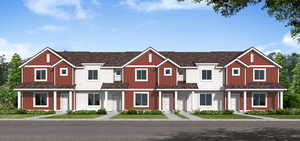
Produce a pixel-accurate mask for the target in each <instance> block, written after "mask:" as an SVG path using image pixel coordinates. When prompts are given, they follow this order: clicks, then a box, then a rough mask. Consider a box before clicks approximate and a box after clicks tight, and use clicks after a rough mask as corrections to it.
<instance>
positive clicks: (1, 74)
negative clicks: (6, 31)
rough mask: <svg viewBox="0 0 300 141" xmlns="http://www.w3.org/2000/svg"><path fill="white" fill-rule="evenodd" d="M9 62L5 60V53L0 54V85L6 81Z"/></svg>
mask: <svg viewBox="0 0 300 141" xmlns="http://www.w3.org/2000/svg"><path fill="white" fill-rule="evenodd" d="M6 73H7V63H6V62H5V55H2V56H0V86H1V85H3V84H4V82H5V81H6Z"/></svg>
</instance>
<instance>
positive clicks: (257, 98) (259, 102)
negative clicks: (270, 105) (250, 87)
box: [252, 93, 267, 107]
mask: <svg viewBox="0 0 300 141" xmlns="http://www.w3.org/2000/svg"><path fill="white" fill-rule="evenodd" d="M252 98H253V106H254V107H255V106H257V107H260V106H267V95H266V94H265V93H254V94H253V97H252Z"/></svg>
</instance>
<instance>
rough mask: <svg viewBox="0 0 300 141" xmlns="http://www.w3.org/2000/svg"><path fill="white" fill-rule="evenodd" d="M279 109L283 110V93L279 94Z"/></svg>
mask: <svg viewBox="0 0 300 141" xmlns="http://www.w3.org/2000/svg"><path fill="white" fill-rule="evenodd" d="M280 109H283V91H281V92H280Z"/></svg>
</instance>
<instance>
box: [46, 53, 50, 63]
mask: <svg viewBox="0 0 300 141" xmlns="http://www.w3.org/2000/svg"><path fill="white" fill-rule="evenodd" d="M46 62H47V63H50V54H47V55H46Z"/></svg>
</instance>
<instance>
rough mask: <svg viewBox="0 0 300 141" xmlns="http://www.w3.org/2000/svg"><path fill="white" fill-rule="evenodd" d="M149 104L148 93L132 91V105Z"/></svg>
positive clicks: (145, 105)
mask: <svg viewBox="0 0 300 141" xmlns="http://www.w3.org/2000/svg"><path fill="white" fill-rule="evenodd" d="M148 106H149V93H147V92H137V93H134V107H148Z"/></svg>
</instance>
